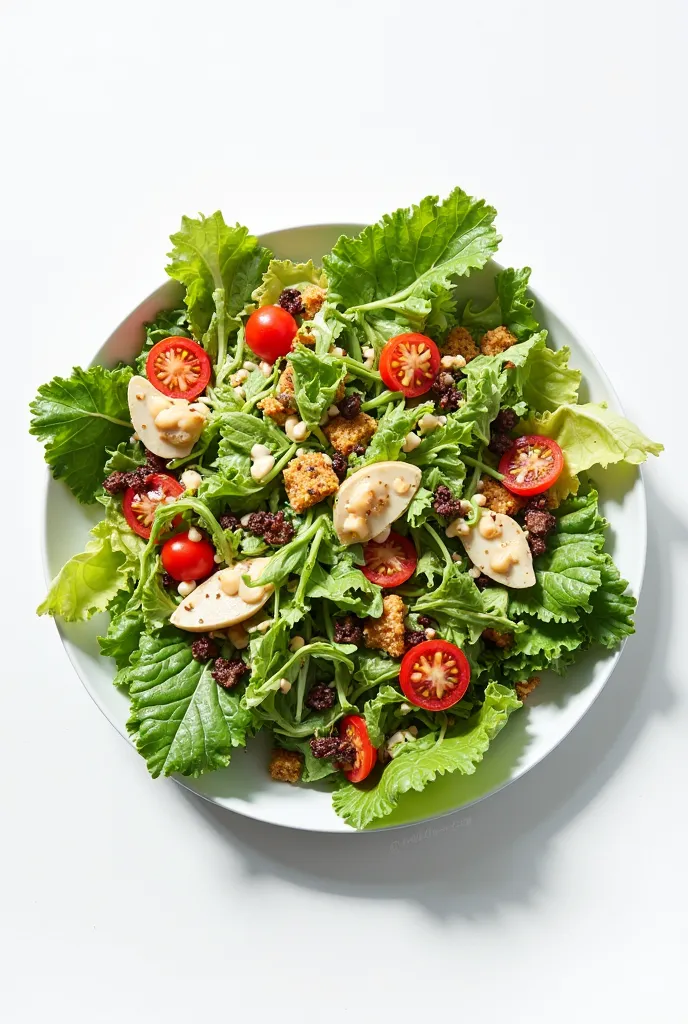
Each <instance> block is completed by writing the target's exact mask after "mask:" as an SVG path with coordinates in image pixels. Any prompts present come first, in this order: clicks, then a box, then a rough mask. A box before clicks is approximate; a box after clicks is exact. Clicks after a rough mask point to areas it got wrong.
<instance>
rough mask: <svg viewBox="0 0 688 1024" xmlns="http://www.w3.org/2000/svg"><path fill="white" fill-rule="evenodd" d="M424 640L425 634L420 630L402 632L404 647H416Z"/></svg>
mask: <svg viewBox="0 0 688 1024" xmlns="http://www.w3.org/2000/svg"><path fill="white" fill-rule="evenodd" d="M425 640H426V636H425V633H424V632H423V630H422V629H405V630H404V647H406V648H409V647H416V646H417V645H418V644H422V643H423V642H424V641H425Z"/></svg>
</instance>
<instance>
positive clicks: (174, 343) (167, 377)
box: [146, 337, 212, 402]
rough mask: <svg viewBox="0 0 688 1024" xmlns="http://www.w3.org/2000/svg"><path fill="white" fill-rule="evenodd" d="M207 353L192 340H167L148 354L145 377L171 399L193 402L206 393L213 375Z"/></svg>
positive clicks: (154, 346) (158, 344)
mask: <svg viewBox="0 0 688 1024" xmlns="http://www.w3.org/2000/svg"><path fill="white" fill-rule="evenodd" d="M211 369H212V367H211V365H210V359H209V358H208V355H207V353H206V352H205V350H204V349H202V348H201V346H200V345H197V344H196V342H195V341H191V339H190V338H177V337H171V338H164V339H163V340H162V341H159V342H158V343H157V345H153V348H152V349H151V350H150V352H149V353H148V359H147V360H146V376H147V377H148V380H149V381H150V382H151V384H152V385H153V387H154V388H157V389H158V391H160V392H162V394H163V395H167V397H168V398H186V399H188V401H190V402H191V401H193V399H194V398H196V397H197V395H200V393H201V391H205V389H206V387H207V385H208V381H209V380H210V372H211Z"/></svg>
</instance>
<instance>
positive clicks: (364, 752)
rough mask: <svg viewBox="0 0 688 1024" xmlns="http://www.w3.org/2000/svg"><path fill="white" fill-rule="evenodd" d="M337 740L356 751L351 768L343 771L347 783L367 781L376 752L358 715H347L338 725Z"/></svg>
mask: <svg viewBox="0 0 688 1024" xmlns="http://www.w3.org/2000/svg"><path fill="white" fill-rule="evenodd" d="M339 738H340V740H346V741H347V742H348V743H352V744H353V746H354V748H355V750H356V760H355V762H354V766H353V768H347V769H345V770H344V774H345V775H346V777H347V779H348V780H349V782H363V780H364V779H367V778H368V776H369V775H370V773H371V772H372V770H373V768H374V767H375V762H376V761H377V750H376V749H375V747H374V746H373V744H372V743H371V742H370V737H369V736H368V728H367V726H366V724H365V719H363V718H361V716H360V715H347V716H346V717H345V718H342V720H341V722H340V723H339Z"/></svg>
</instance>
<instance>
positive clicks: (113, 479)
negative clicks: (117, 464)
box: [103, 471, 134, 494]
mask: <svg viewBox="0 0 688 1024" xmlns="http://www.w3.org/2000/svg"><path fill="white" fill-rule="evenodd" d="M133 475H134V474H133V473H120V472H119V471H117V472H115V473H110V476H106V477H105V479H104V480H103V490H104V491H107V493H108V494H122V493H123V492H124V491H126V490H127V488H128V487H130V486H131V485H130V483H129V480H130V479H131V477H132V476H133Z"/></svg>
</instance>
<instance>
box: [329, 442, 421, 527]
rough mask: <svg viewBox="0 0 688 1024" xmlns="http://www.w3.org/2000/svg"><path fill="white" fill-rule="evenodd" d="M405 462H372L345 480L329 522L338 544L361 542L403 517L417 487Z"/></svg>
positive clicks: (417, 474)
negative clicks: (332, 522)
mask: <svg viewBox="0 0 688 1024" xmlns="http://www.w3.org/2000/svg"><path fill="white" fill-rule="evenodd" d="M420 479H421V472H420V470H419V469H418V467H417V466H411V465H410V464H409V463H408V462H375V463H373V465H371V466H364V467H363V469H359V470H358V472H356V473H353V474H352V476H350V477H347V479H346V480H345V481H344V482H343V484H342V485H341V487H340V488H339V491H338V492H337V501H336V504H335V506H334V513H333V521H334V528H335V530H336V531H337V536H338V537H339V539H340V541H341V542H342V544H359V543H365V542H366V541H368V540H370V539H371V538H372V537H376V536H377V535H378V534H379V533H382V531H383V530H385V529H386V528H387V527H388V526H391V524H392V523H393V522H394V521H395V520H397V519H398V518H399V516H401V515H403V514H404V512H405V511H406V509H407V508H408V506H409V504H410V502H411V499H412V498H413V496H414V495H415V493H416V491H417V490H418V488H419V487H420Z"/></svg>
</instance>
